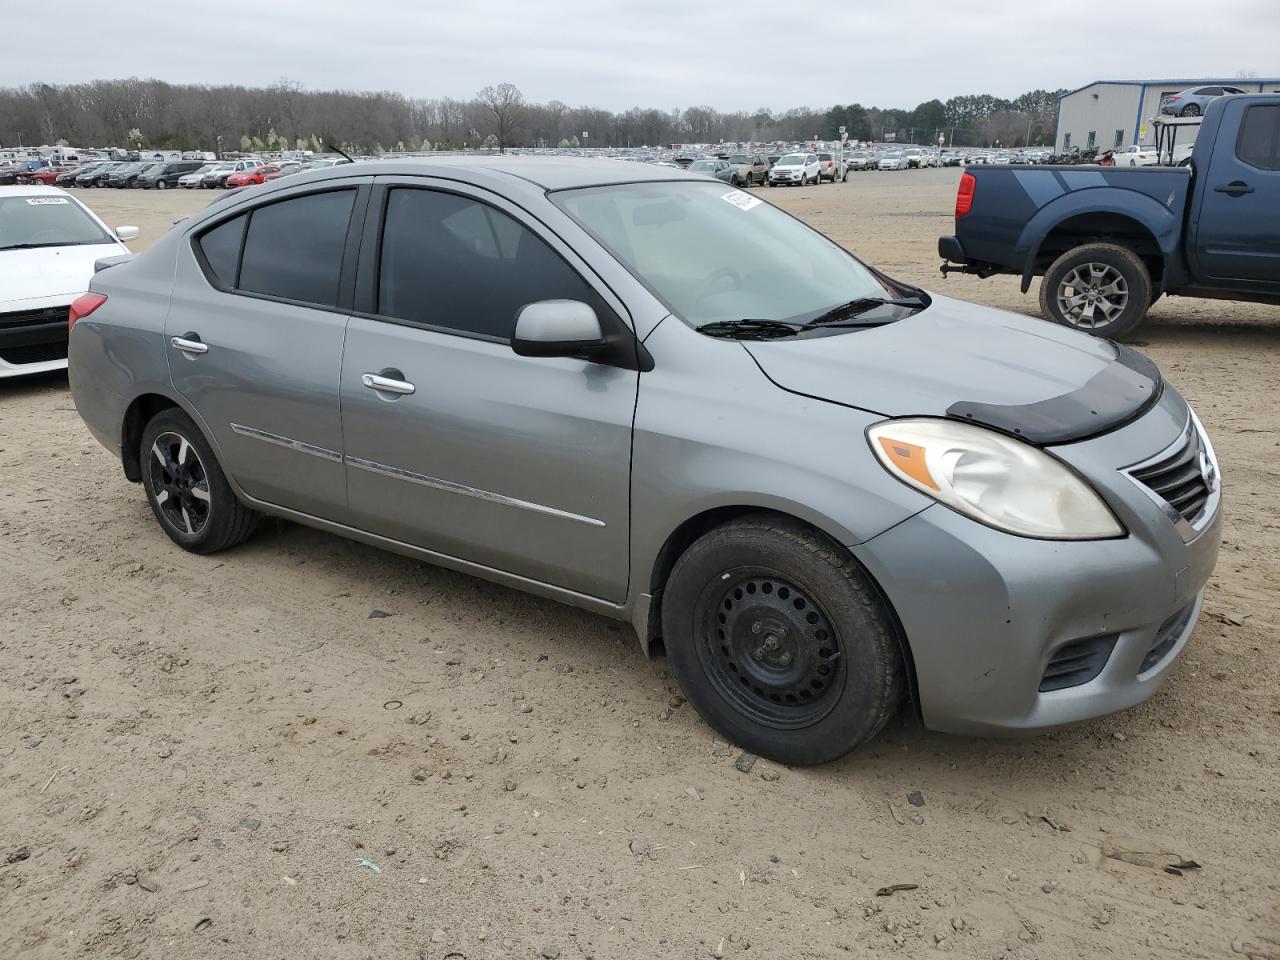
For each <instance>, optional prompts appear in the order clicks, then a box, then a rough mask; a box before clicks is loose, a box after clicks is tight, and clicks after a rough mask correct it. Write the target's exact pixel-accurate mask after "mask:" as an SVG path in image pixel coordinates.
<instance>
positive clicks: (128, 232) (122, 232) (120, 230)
mask: <svg viewBox="0 0 1280 960" xmlns="http://www.w3.org/2000/svg"><path fill="white" fill-rule="evenodd" d="M141 232H142V231H141V230H139V229H138V228H137V227H116V239H118V240H120V241H121V242H122V243H128V242H129V241H130V240H137V239H138V234H140V233H141Z"/></svg>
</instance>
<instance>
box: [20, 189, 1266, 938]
mask: <svg viewBox="0 0 1280 960" xmlns="http://www.w3.org/2000/svg"><path fill="white" fill-rule="evenodd" d="M957 176H958V174H957V172H956V171H952V170H931V171H916V172H906V173H901V174H894V173H885V174H860V175H857V176H855V177H853V178H851V180H850V181H849V182H848V183H846V184H842V185H824V186H821V187H816V188H814V187H811V188H804V189H791V190H786V191H784V190H781V189H774V190H764V191H761V192H762V194H763V195H765V196H766V197H768V199H770V200H773V201H775V202H778V203H780V204H782V205H783V206H785V207H786V208H787V209H789V210H792V211H794V212H795V213H797V214H799V215H800V216H802V217H803V218H804V219H806V220H807V221H809V222H810V223H812V224H813V225H815V226H816V227H818V228H819V229H822V230H824V231H826V232H828V233H830V234H831V235H833V236H834V237H835V238H837V239H838V240H839V241H841V242H843V243H845V244H847V245H849V246H850V247H851V248H852V249H854V250H856V251H857V252H858V253H859V254H861V255H862V256H863V257H864V258H866V259H868V260H870V261H872V262H874V263H876V264H878V265H879V266H881V267H882V268H884V269H885V270H886V271H888V272H889V273H890V274H893V275H897V276H900V277H902V278H904V279H907V280H911V281H915V282H920V283H925V284H927V285H928V286H929V287H931V288H932V289H935V290H937V291H940V292H944V293H947V294H950V295H952V296H958V297H962V298H965V299H969V300H975V301H979V302H983V303H988V304H992V305H996V306H1000V307H1006V308H1009V309H1013V310H1020V311H1024V312H1031V313H1034V312H1035V309H1036V305H1035V300H1034V299H1033V297H1031V296H1026V297H1024V296H1022V295H1021V294H1020V293H1019V292H1018V290H1017V285H1016V282H1015V281H1013V280H1011V279H1008V278H997V279H992V280H987V281H980V280H977V279H974V278H967V277H955V276H953V277H951V278H950V279H946V280H944V279H942V278H941V277H940V276H938V274H937V272H936V270H937V262H938V261H937V257H936V255H935V242H936V237H937V235H938V234H940V233H943V232H946V231H948V230H949V228H950V226H951V220H950V211H951V207H952V204H953V198H954V193H955V184H956V180H957ZM82 195H83V196H84V198H85V199H86V200H87V201H88V202H89V204H90V205H91V206H92V207H93V208H94V209H95V210H96V211H97V212H98V213H100V214H101V215H102V216H103V217H104V219H105V220H106V221H107V222H108V223H109V224H112V225H117V224H124V223H133V224H138V225H139V226H141V227H142V228H143V237H142V239H141V240H140V241H139V242H138V243H137V244H135V249H145V247H146V246H147V245H148V244H150V243H152V242H154V241H155V240H156V239H157V237H159V236H160V235H161V233H162V232H163V230H164V229H165V227H166V226H167V224H168V223H169V222H170V221H172V220H174V219H176V218H178V217H180V216H182V215H184V214H187V213H190V212H192V211H194V210H196V209H198V208H199V207H201V206H203V205H204V203H206V202H207V201H208V200H209V199H211V196H212V195H211V194H209V193H205V192H179V191H169V192H166V193H156V192H147V193H143V192H141V191H136V190H135V191H129V192H120V191H106V190H98V191H92V192H87V193H86V194H82ZM1134 342H1135V343H1136V344H1137V345H1138V346H1139V347H1140V348H1141V349H1143V350H1144V351H1146V352H1147V353H1148V354H1150V355H1151V356H1152V357H1153V358H1154V359H1155V360H1156V361H1157V362H1159V364H1160V365H1161V366H1162V368H1163V369H1164V371H1165V372H1166V374H1167V375H1168V377H1169V379H1170V380H1171V381H1173V382H1174V383H1175V384H1176V385H1177V386H1178V387H1179V388H1180V389H1181V390H1182V391H1183V392H1184V393H1185V394H1186V395H1187V396H1188V398H1189V399H1190V400H1191V401H1192V402H1193V403H1194V404H1195V405H1196V408H1197V410H1198V411H1199V413H1200V415H1201V417H1202V418H1203V420H1204V422H1205V423H1206V425H1207V426H1208V428H1209V430H1210V432H1211V434H1212V436H1213V438H1214V441H1215V443H1216V445H1217V450H1218V454H1219V456H1220V458H1221V461H1222V470H1223V475H1224V482H1225V497H1226V499H1225V503H1226V510H1227V522H1226V543H1225V545H1224V548H1223V551H1222V555H1221V559H1220V561H1219V564H1218V570H1217V573H1216V575H1215V576H1214V578H1213V580H1212V582H1211V584H1210V588H1209V593H1208V599H1207V601H1206V606H1205V614H1204V617H1203V619H1202V620H1201V622H1200V625H1199V627H1198V628H1197V630H1196V632H1195V636H1194V638H1193V640H1192V642H1191V644H1190V647H1189V648H1188V651H1187V653H1186V655H1185V656H1184V658H1183V660H1182V662H1181V665H1180V666H1179V668H1178V669H1177V671H1176V672H1175V674H1174V675H1173V677H1172V678H1171V680H1170V681H1169V682H1168V684H1167V685H1166V686H1165V687H1164V689H1163V690H1162V691H1161V692H1160V693H1159V694H1158V695H1157V696H1156V697H1155V698H1154V699H1153V700H1152V701H1151V702H1150V703H1148V704H1146V705H1144V706H1143V707H1141V708H1139V709H1136V710H1133V711H1131V712H1128V713H1125V714H1121V715H1119V716H1115V717H1110V718H1107V719H1104V720H1099V721H1097V722H1094V723H1090V724H1087V725H1084V726H1080V727H1077V728H1074V729H1071V730H1068V731H1064V732H1059V733H1054V734H1051V735H1046V736H1041V737H1038V738H1035V739H1026V740H1015V741H999V740H975V739H965V738H959V737H949V736H943V735H938V734H933V733H929V732H927V731H925V730H924V729H922V728H921V726H920V724H919V722H918V721H916V720H915V719H913V718H912V717H911V716H910V715H909V714H904V715H903V716H902V717H901V718H900V719H899V720H898V721H896V722H895V723H894V724H892V725H891V726H890V728H889V729H888V730H887V731H886V732H885V733H884V734H883V735H882V736H881V737H880V738H879V739H878V740H876V741H875V742H874V743H872V744H871V745H869V746H868V747H866V748H864V749H862V750H860V751H858V752H856V753H855V754H854V755H852V756H850V757H847V758H846V759H844V760H843V761H840V762H838V763H834V764H831V765H828V766H825V767H821V768H817V769H786V768H782V767H778V766H775V765H773V764H770V763H767V762H764V761H758V762H756V763H755V765H754V767H752V768H751V769H750V770H749V771H748V772H742V771H740V770H739V769H737V768H736V767H735V759H736V758H737V756H738V751H736V750H734V749H732V748H731V747H729V746H728V745H727V744H723V743H720V742H717V740H716V739H715V737H714V735H713V734H712V733H711V732H710V730H709V729H708V728H707V727H706V726H705V725H704V724H703V723H701V722H700V721H699V720H698V718H697V716H696V715H695V714H694V713H693V711H692V710H691V708H690V707H689V706H688V705H686V704H684V702H683V701H682V699H681V698H680V696H679V694H678V690H677V688H676V686H675V683H674V682H673V680H672V678H671V676H670V674H669V671H668V669H667V667H666V665H665V664H664V662H663V661H662V660H656V661H652V662H649V661H646V660H645V659H644V658H643V657H642V656H641V653H640V650H639V647H638V645H637V643H636V641H635V639H634V637H633V636H632V635H631V633H630V631H629V629H628V628H626V627H624V626H622V625H618V624H614V623H612V622H610V621H607V620H604V619H600V618H598V617H595V616H591V615H588V614H585V613H582V612H579V611H575V610H571V609H568V608H565V607H561V606H557V605H555V604H553V603H550V602H546V601H543V600H538V599H533V598H530V597H528V596H525V595H522V594H519V593H515V592H512V591H510V590H507V589H503V588H500V587H495V586H492V585H489V584H487V583H484V582H481V581H479V580H473V579H470V578H468V577H465V576H461V575H458V574H454V573H449V572H445V571H441V570H438V569H435V568H433V567H430V566H426V565H424V564H421V563H417V562H414V561H411V560H407V559H404V558H401V557H397V556H392V555H390V554H387V553H382V552H379V551H377V550H375V549H373V548H370V547H365V546H360V545H358V544H354V543H349V542H347V541H344V540H341V539H338V538H336V537H333V536H329V535H326V534H322V533H317V532H315V531H311V530H307V529H303V528H301V527H295V526H290V525H285V524H276V523H270V524H267V525H265V526H264V528H263V529H261V530H260V532H259V534H258V535H257V536H256V537H255V538H254V539H253V540H251V541H250V542H249V543H248V544H246V545H245V546H243V547H241V548H238V549H236V550H234V551H231V552H228V553H225V554H221V555H218V556H214V557H207V558H206V557H197V556H192V555H189V554H186V553H183V552H182V551H181V550H179V549H177V548H176V547H174V546H173V545H172V544H171V543H170V542H169V541H168V540H167V539H166V538H165V537H164V535H163V534H162V533H161V531H160V529H159V527H158V526H157V525H156V523H155V522H154V520H153V519H152V517H151V515H150V513H149V511H148V509H147V506H146V503H145V502H144V500H143V497H142V494H141V492H140V490H139V489H138V488H137V487H136V486H134V485H132V484H130V483H128V482H126V481H125V479H124V477H123V476H122V475H121V472H120V469H119V466H118V464H117V463H116V462H115V461H114V460H113V459H112V457H111V455H110V454H108V453H107V451H105V450H103V449H101V448H100V447H99V446H98V445H97V444H96V443H95V442H94V441H93V440H92V439H91V438H90V436H89V434H88V433H87V431H86V430H85V429H84V427H83V426H82V425H81V422H80V420H79V418H78V417H77V416H76V413H75V410H74V408H73V407H72V404H71V399H70V397H69V395H68V392H67V383H66V378H65V376H52V377H43V378H39V379H34V380H27V381H23V382H14V381H6V382H0V957H4V958H14V960H19V958H23V960H25V958H81V957H84V958H104V960H105V958H134V957H146V958H152V957H155V958H159V957H164V958H174V957H178V958H186V957H213V958H218V957H227V958H231V957H237V958H238V957H254V958H274V957H289V958H304V957H317V958H319V957H324V958H379V960H391V958H404V960H421V958H428V960H440V958H445V957H454V958H468V960H477V958H486V957H517V958H537V957H547V958H550V957H562V958H565V960H577V958H584V957H596V958H601V960H612V958H645V957H662V958H667V957H679V958H701V957H722V956H723V957H730V958H744V957H746V958H750V957H755V958H768V960H773V958H788V960H791V958H827V957H838V956H843V955H853V956H856V957H866V956H873V955H874V956H905V957H915V956H922V955H926V954H930V953H931V951H934V950H941V951H944V952H952V953H954V954H956V955H957V956H960V957H975V958H998V957H1017V958H1077V957H1117V958H1136V957H1161V958H1166V957H1188V958H1191V957H1195V958H1199V957H1223V956H1231V955H1254V956H1260V957H1269V958H1278V957H1280V871H1278V870H1277V867H1276V863H1277V859H1278V857H1280V736H1278V730H1280V693H1278V691H1280V661H1278V660H1277V657H1276V651H1277V647H1276V638H1277V634H1278V631H1280V516H1278V514H1277V509H1276V503H1277V498H1276V493H1275V490H1276V485H1277V483H1280V467H1278V466H1277V464H1278V463H1280V457H1278V453H1280V450H1278V448H1280V412H1278V409H1277V405H1276V399H1275V398H1276V397H1277V395H1280V309H1276V308H1267V307H1257V306H1248V305H1243V304H1234V303H1221V302H1218V303H1215V302H1210V301H1193V300H1187V301H1181V300H1178V299H1171V300H1166V301H1162V302H1161V303H1160V304H1158V305H1157V307H1156V308H1155V310H1154V312H1153V315H1152V318H1151V320H1150V321H1149V322H1148V323H1147V324H1145V325H1144V326H1143V327H1141V328H1140V329H1139V330H1138V331H1137V333H1136V336H1135V340H1134ZM374 611H382V612H384V613H386V614H389V616H386V617H381V618H371V616H370V615H371V613H373V612H374ZM914 791H920V795H921V796H920V797H919V798H917V799H922V800H923V806H915V805H912V804H911V803H909V802H908V794H910V793H912V792H914ZM1116 851H1121V853H1120V855H1121V856H1122V857H1125V858H1126V859H1123V860H1120V859H1114V858H1112V857H1110V856H1108V855H1107V854H1108V853H1113V852H1116ZM1123 851H1129V853H1124V852H1123ZM1135 851H1136V853H1135ZM1184 861H1195V862H1196V863H1198V864H1199V867H1198V868H1195V867H1188V868H1186V869H1183V870H1182V871H1181V872H1180V873H1181V875H1177V874H1176V873H1171V872H1168V871H1166V870H1165V869H1164V868H1165V867H1166V866H1167V865H1169V864H1174V863H1179V862H1184ZM893 884H913V885H917V886H915V887H914V888H913V889H909V890H901V891H898V892H896V893H893V894H892V895H891V896H877V889H879V888H882V887H886V886H889V885H893Z"/></svg>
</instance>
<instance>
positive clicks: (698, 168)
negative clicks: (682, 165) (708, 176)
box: [689, 160, 716, 173]
mask: <svg viewBox="0 0 1280 960" xmlns="http://www.w3.org/2000/svg"><path fill="white" fill-rule="evenodd" d="M689 169H690V170H691V171H692V172H693V173H714V172H715V169H716V162H715V161H714V160H695V161H694V162H693V163H691V164H689Z"/></svg>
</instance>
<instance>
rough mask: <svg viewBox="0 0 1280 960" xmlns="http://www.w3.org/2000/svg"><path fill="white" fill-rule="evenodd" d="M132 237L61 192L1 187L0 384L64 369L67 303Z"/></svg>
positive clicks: (133, 231) (135, 231) (134, 233)
mask: <svg viewBox="0 0 1280 960" xmlns="http://www.w3.org/2000/svg"><path fill="white" fill-rule="evenodd" d="M137 236H138V228H137V227H117V228H116V229H115V230H114V231H112V230H110V229H109V228H108V227H107V225H106V224H105V223H103V222H102V221H101V220H99V219H98V218H97V217H96V216H94V215H93V213H92V212H91V211H90V210H89V208H88V207H86V206H85V205H84V204H82V203H81V202H80V201H79V200H77V199H76V198H75V197H73V196H71V194H69V193H67V192H66V191H65V190H63V189H61V188H60V187H45V186H29V187H0V379H4V378H7V377H17V376H22V375H24V374H28V373H44V372H45V371H47V370H65V369H66V368H67V319H68V311H69V309H70V307H71V302H72V301H73V300H75V299H76V298H77V297H79V296H80V295H81V294H83V293H84V292H85V291H86V290H88V289H89V280H90V278H92V277H93V265H94V263H95V262H96V261H98V260H101V259H102V258H103V257H115V256H120V255H121V254H127V253H128V252H129V248H128V247H126V246H125V245H124V241H126V240H132V239H134V238H135V237H137Z"/></svg>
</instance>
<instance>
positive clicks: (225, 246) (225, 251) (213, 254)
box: [199, 214, 248, 287]
mask: <svg viewBox="0 0 1280 960" xmlns="http://www.w3.org/2000/svg"><path fill="white" fill-rule="evenodd" d="M247 219H248V217H247V216H245V215H244V214H241V215H240V216H238V217H236V218H235V219H234V220H228V221H227V222H226V223H220V224H218V226H216V227H214V228H213V229H212V230H210V231H209V232H208V233H206V234H204V235H203V236H202V237H201V238H200V241H199V243H200V252H201V253H203V254H204V260H205V263H206V264H208V266H209V270H210V272H211V273H212V274H213V275H214V277H216V278H217V280H218V281H219V282H220V283H221V284H222V285H223V286H224V287H234V286H235V285H236V267H237V266H238V264H239V262H240V239H241V237H242V236H243V235H244V223H245V220H247Z"/></svg>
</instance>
